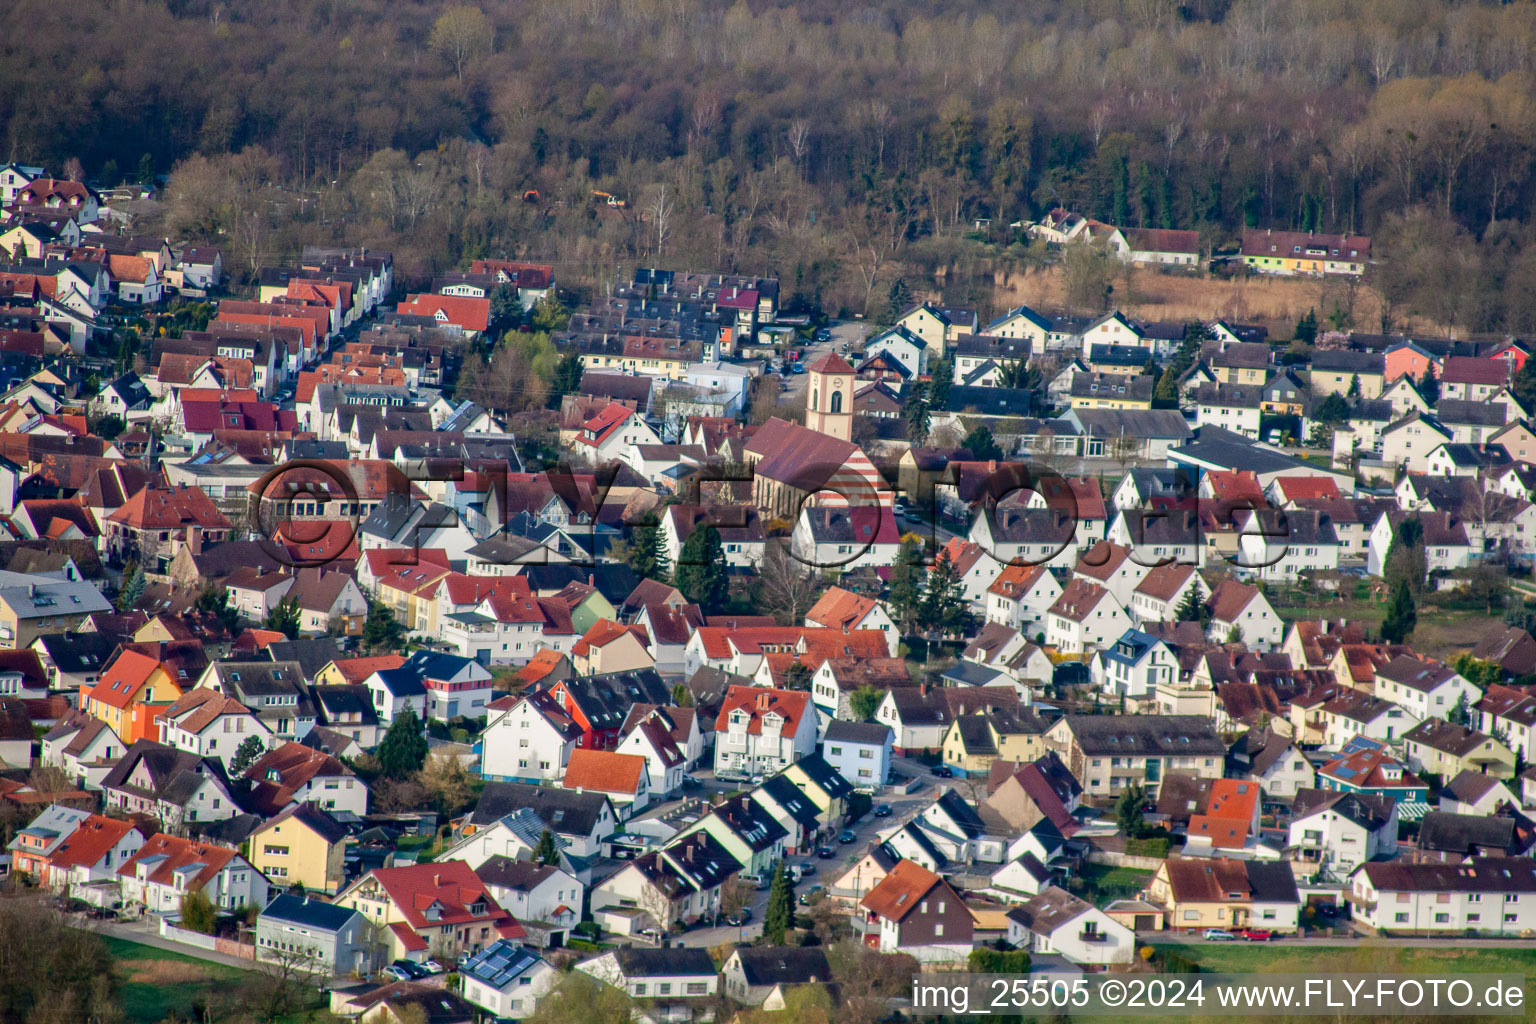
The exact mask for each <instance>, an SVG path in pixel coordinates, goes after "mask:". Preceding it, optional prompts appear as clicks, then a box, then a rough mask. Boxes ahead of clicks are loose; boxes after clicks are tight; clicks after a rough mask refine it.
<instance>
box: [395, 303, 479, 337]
mask: <svg viewBox="0 0 1536 1024" xmlns="http://www.w3.org/2000/svg"><path fill="white" fill-rule="evenodd" d="M395 312H397V313H404V314H405V315H407V316H429V317H431V318H432V319H434V320H436V321H437V322H438V323H440V324H453V325H454V326H456V327H459V328H460V329H462V330H463V331H464V333H466V334H471V335H473V334H479V333H481V332H482V331H484V330H485V329H486V327H487V326H489V324H490V320H491V300H490V299H473V298H469V297H467V296H462V295H421V294H416V295H410V296H407V301H405V302H402V303H400V304H399V305H398V306H396V307H395Z"/></svg>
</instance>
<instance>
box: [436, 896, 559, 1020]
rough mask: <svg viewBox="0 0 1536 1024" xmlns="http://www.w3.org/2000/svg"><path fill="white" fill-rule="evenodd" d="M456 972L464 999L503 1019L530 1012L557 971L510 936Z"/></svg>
mask: <svg viewBox="0 0 1536 1024" xmlns="http://www.w3.org/2000/svg"><path fill="white" fill-rule="evenodd" d="M513 916H514V917H515V916H517V915H515V914H514V915H513ZM458 971H459V978H460V980H461V981H462V983H463V995H464V998H465V999H466V1000H468V1001H469V1002H471V1003H474V1004H475V1005H476V1006H478V1007H480V1008H481V1009H482V1010H484V1011H486V1012H487V1013H489V1014H490V1015H491V1016H493V1017H495V1018H497V1019H506V1020H521V1019H523V1018H524V1017H527V1016H528V1015H529V1014H531V1013H533V1011H534V1010H536V1009H537V1008H538V1002H539V1000H540V999H541V998H542V997H543V996H544V995H545V994H547V993H548V992H549V990H550V989H551V988H554V985H555V982H556V980H558V978H559V974H560V972H559V971H557V970H555V968H554V967H553V966H552V965H551V964H550V962H549V961H548V960H545V959H544V958H543V957H541V956H539V954H537V953H535V952H533V951H532V950H530V949H527V948H525V947H523V946H522V945H520V944H518V943H516V942H513V941H512V940H511V939H497V940H496V941H495V942H493V943H491V944H490V945H489V946H487V947H486V948H485V949H483V950H481V951H480V952H479V953H477V954H475V956H474V957H473V958H472V959H470V961H469V962H468V963H464V964H461V965H459V968H458Z"/></svg>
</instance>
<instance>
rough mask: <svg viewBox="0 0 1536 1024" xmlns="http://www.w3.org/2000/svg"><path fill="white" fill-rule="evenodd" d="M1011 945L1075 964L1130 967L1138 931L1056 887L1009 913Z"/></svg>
mask: <svg viewBox="0 0 1536 1024" xmlns="http://www.w3.org/2000/svg"><path fill="white" fill-rule="evenodd" d="M1008 942H1009V944H1011V945H1012V946H1013V947H1014V948H1015V949H1024V950H1028V951H1029V952H1031V953H1045V954H1054V955H1056V956H1060V957H1062V958H1063V959H1065V960H1068V961H1070V962H1072V963H1074V964H1128V963H1130V962H1131V960H1132V958H1133V957H1134V955H1135V952H1136V933H1135V932H1133V931H1131V929H1129V928H1127V927H1126V926H1125V925H1123V924H1121V923H1120V922H1119V921H1116V920H1115V919H1113V918H1112V917H1110V916H1109V915H1108V914H1106V913H1104V911H1102V910H1099V909H1098V908H1097V907H1095V906H1094V905H1093V904H1091V903H1089V902H1088V901H1086V900H1084V899H1082V898H1080V897H1077V896H1073V895H1072V894H1071V893H1069V892H1067V891H1066V890H1065V889H1060V888H1057V887H1056V886H1054V885H1053V886H1051V887H1049V888H1047V889H1045V890H1044V891H1042V892H1040V893H1039V894H1038V895H1035V896H1032V897H1031V898H1029V899H1028V900H1025V901H1024V902H1023V903H1021V904H1019V905H1018V906H1016V907H1014V908H1013V909H1012V910H1010V911H1008Z"/></svg>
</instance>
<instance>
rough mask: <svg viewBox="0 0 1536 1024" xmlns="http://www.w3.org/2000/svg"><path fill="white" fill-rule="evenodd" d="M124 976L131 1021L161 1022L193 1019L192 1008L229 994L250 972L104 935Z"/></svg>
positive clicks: (124, 1003) (122, 995) (125, 1002)
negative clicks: (174, 1016) (217, 995)
mask: <svg viewBox="0 0 1536 1024" xmlns="http://www.w3.org/2000/svg"><path fill="white" fill-rule="evenodd" d="M103 941H104V942H106V944H107V949H108V950H109V951H111V953H112V955H113V956H114V957H115V958H116V959H117V962H118V967H119V968H120V969H121V970H122V973H123V985H122V988H121V989H120V990H119V999H120V1000H121V1002H122V1006H123V1013H124V1015H125V1016H126V1018H127V1019H128V1020H129V1021H138V1022H142V1024H157V1022H159V1021H162V1020H164V1019H165V1018H166V1017H167V1016H168V1015H169V1014H172V1013H174V1014H177V1015H178V1016H182V1017H191V1016H192V1015H193V1007H194V1006H195V1005H196V1004H197V1003H198V1002H199V1001H200V1000H203V999H206V998H208V997H209V996H211V995H213V994H214V993H224V994H227V993H228V991H229V990H230V989H231V988H233V987H234V986H236V985H238V984H240V982H242V981H243V980H245V978H246V974H247V972H245V971H242V970H240V969H239V968H237V967H230V966H228V965H226V964H219V963H213V962H211V961H208V960H199V959H198V958H197V957H192V956H187V955H185V954H182V953H172V952H171V951H169V950H165V949H160V948H158V947H156V946H146V945H144V944H142V943H138V942H130V941H128V940H127V939H119V938H116V937H114V936H110V935H108V936H103Z"/></svg>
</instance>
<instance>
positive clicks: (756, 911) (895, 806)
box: [676, 759, 945, 948]
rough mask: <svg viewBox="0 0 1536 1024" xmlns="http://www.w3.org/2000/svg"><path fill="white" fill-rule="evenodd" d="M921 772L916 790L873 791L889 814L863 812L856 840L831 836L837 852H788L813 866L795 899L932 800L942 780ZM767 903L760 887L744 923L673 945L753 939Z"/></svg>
mask: <svg viewBox="0 0 1536 1024" xmlns="http://www.w3.org/2000/svg"><path fill="white" fill-rule="evenodd" d="M898 763H900V764H903V765H905V766H907V767H904V769H903V770H905V771H909V772H911V771H913V770H914V769H913V767H912V766H911V765H912V763H911V762H907V761H906V760H905V759H899V762H898ZM922 775H923V776H924V777H926V778H928V781H927V782H925V784H924V785H923V787H922V788H921V789H919V790H918V791H917V792H916V793H913V794H910V795H908V794H895V795H892V794H880V795H877V796H876V797H875V798H874V802H875V803H876V804H877V805H878V804H882V803H885V804H890V805H891V816H890V817H888V818H877V817H875V816H874V815H873V814H867V815H865V816H864V818H863V819H861V820H860V821H859V822H857V823H856V824H855V825H853V826H852V828H853V831H854V834H855V835H857V836H858V840H857V841H856V842H852V843H847V844H843V843H838V842H837V840H836V837H835V836H834V837H833V839H832V841H831V842H830V844H829V845H830V846H831V847H832V849H833V850H835V851H836V853H837V856H835V857H833V858H832V859H831V860H822V859H821V858H820V857H817V856H816V855H815V852H814V851H811V852H807V853H804V854H794V855H792V856H790V857H789V858H788V861H789V863H791V864H799V863H802V862H804V861H809V862H811V863H812V864H814V865H815V867H816V871H815V873H814V874H811V875H808V876H806V877H804V878H802V879H801V880H800V882H799V884H798V885H796V886H795V895H796V898H797V900H798V897H799V894H800V893H803V892H805V891H806V890H807V889H809V888H810V887H811V886H813V885H816V884H818V883H819V884H821V885H831V884H832V879H834V878H836V877H837V876H838V875H840V874H842V873H843V871H845V870H846V869H847V868H848V867H850V866H851V865H853V864H854V863H856V862H857V861H858V859H859V858H860V857H862V856H863V855H864V853H865V852H866V851H867V850H868V849H869V847H870V845H871V844H872V843H873V842H874V838H875V833H876V832H880V831H883V830H885V829H887V828H891V827H893V826H895V825H897V824H899V823H901V822H904V821H906V820H908V819H909V818H911V816H912V815H914V814H916V813H917V811H918V810H919V809H920V808H922V807H924V806H926V805H927V803H928V801H930V800H932V799H933V797H934V794H935V790H934V787H933V785H932V783H933V782H934V781H938V782H943V781H945V780H942V779H939V780H934V779H932V778H931V777H928V776H927V773H926V772H923V773H922ZM797 906H798V904H797ZM767 907H768V890H767V889H760V890H758V892H757V894H756V896H755V897H754V898H753V900H752V920H751V921H750V922H748V923H747V924H746V925H745V926H743V927H740V928H737V927H734V926H731V925H721V926H718V927H715V928H696V929H694V930H692V931H689V932H687V933H685V934H683V935H681V936H679V937H678V938H677V939H676V945H679V946H700V947H704V948H709V947H713V946H718V945H720V944H721V943H724V942H744V941H749V940H751V939H755V938H757V937H758V936H759V935H761V934H762V931H763V912H764V911H765V910H766V909H767Z"/></svg>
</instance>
